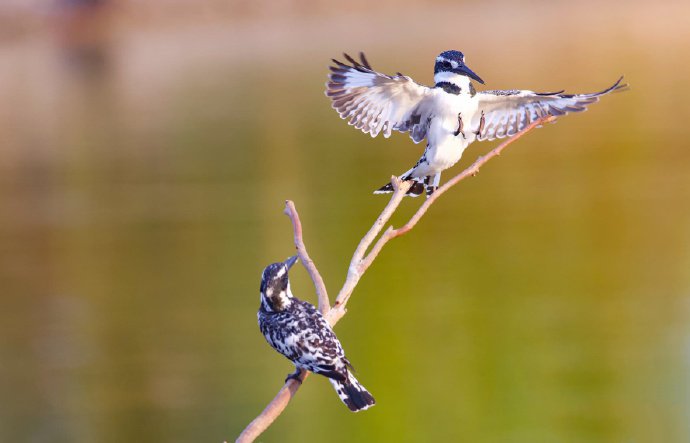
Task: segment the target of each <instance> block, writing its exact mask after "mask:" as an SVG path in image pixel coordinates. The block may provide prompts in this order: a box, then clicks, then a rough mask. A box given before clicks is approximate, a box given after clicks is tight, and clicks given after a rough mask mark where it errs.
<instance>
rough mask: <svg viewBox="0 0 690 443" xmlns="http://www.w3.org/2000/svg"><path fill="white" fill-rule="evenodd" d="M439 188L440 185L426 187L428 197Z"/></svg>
mask: <svg viewBox="0 0 690 443" xmlns="http://www.w3.org/2000/svg"><path fill="white" fill-rule="evenodd" d="M437 189H438V186H427V187H426V198H429V197H431V194H433V193H434V192H436V190H437Z"/></svg>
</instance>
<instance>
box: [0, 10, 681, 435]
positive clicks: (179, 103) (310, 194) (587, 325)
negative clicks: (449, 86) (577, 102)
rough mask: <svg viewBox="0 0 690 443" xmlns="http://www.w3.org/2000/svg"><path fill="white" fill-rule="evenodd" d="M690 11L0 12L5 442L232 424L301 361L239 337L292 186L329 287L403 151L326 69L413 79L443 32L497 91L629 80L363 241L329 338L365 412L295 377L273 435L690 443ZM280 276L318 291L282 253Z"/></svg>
mask: <svg viewBox="0 0 690 443" xmlns="http://www.w3.org/2000/svg"><path fill="white" fill-rule="evenodd" d="M688 16H690V6H688V4H687V2H669V1H667V2H663V1H662V2H654V3H649V2H642V1H630V2H625V3H624V4H623V3H621V4H620V5H617V4H615V3H614V2H610V3H609V2H594V1H584V2H577V4H575V3H574V2H547V1H541V2H540V1H536V2H522V3H512V2H507V1H487V2H469V1H464V2H462V1H447V2H425V3H423V4H422V3H416V2H411V1H399V0H398V1H383V2H365V1H358V0H356V1H350V2H341V3H340V4H337V5H336V4H331V3H330V2H325V1H318V0H317V1H314V0H311V1H309V0H305V1H283V2H250V1H236V0H235V1H229V2H228V1H221V0H204V1H192V0H176V1H172V0H147V1H137V2H135V1H134V0H130V1H124V0H122V1H116V0H110V1H108V0H100V1H98V0H91V1H89V0H50V1H48V0H33V1H24V0H6V1H5V2H3V4H2V6H0V288H1V291H0V441H8V442H9V441H27V442H75V441H78V442H92V441H99V442H101V441H102V442H124V441H147V442H151V441H165V442H187V441H195V442H196V441H212V442H219V441H223V440H232V439H234V438H235V437H236V435H237V434H238V433H239V431H240V430H241V429H242V428H243V427H244V426H245V425H246V424H247V423H248V422H249V421H250V420H251V419H252V418H253V417H254V416H256V414H258V413H259V412H260V411H261V409H262V408H263V407H264V406H265V405H266V403H267V402H268V401H269V400H270V399H271V398H272V396H273V395H274V394H275V393H276V392H277V390H278V389H279V388H280V386H281V385H282V381H283V378H284V377H285V375H286V374H287V373H288V372H290V371H291V370H292V368H291V366H290V364H289V362H288V361H287V360H285V359H284V358H283V357H282V356H280V355H278V354H277V353H275V352H274V351H272V350H271V349H270V348H269V347H268V345H267V344H266V343H265V342H264V339H263V337H262V336H261V334H260V333H259V331H258V328H257V325H256V310H257V308H258V302H259V297H258V286H259V279H260V273H261V271H262V269H263V267H264V266H265V265H267V264H268V263H271V262H274V261H277V260H282V259H284V258H286V257H287V256H288V255H290V254H292V252H293V250H294V249H293V245H292V236H291V227H290V224H289V220H288V219H287V218H286V217H285V216H284V215H283V214H282V209H283V201H284V200H285V199H288V198H289V199H292V200H294V201H295V203H296V205H297V208H298V209H299V211H300V214H301V216H302V221H303V224H304V229H305V241H306V243H307V246H308V247H309V250H310V253H311V255H312V258H313V259H314V260H315V261H316V263H317V265H318V266H319V268H320V270H321V273H322V275H323V277H324V279H325V281H326V284H327V286H328V288H329V290H330V293H331V295H332V296H334V295H335V294H336V293H337V290H338V288H339V287H340V285H341V284H342V282H343V281H344V278H345V274H346V269H347V265H348V263H349V259H350V257H351V254H352V252H353V251H354V248H355V246H356V245H357V243H358V241H359V239H360V238H361V236H362V235H363V234H364V232H366V230H367V229H368V228H369V226H370V225H371V223H372V222H373V221H374V219H375V217H376V216H377V214H378V213H379V211H380V210H381V209H382V207H383V205H384V204H385V203H386V201H387V200H386V198H385V197H381V196H374V195H372V194H371V191H372V190H373V189H374V188H376V187H378V186H380V185H381V184H383V183H384V182H385V181H386V179H387V178H388V177H389V176H390V175H391V174H398V173H401V172H403V171H404V170H406V169H407V168H408V167H409V166H410V165H411V164H412V163H413V162H414V161H416V160H417V158H418V157H419V155H420V152H421V145H414V144H413V143H412V142H411V141H410V140H409V139H408V137H407V136H405V135H400V134H398V135H394V136H393V137H391V138H390V139H387V140H386V139H383V138H381V139H371V138H370V137H369V136H366V135H364V134H362V133H359V132H357V131H355V130H353V129H352V128H350V127H348V126H347V124H345V122H343V121H341V120H340V119H339V118H338V116H337V115H336V113H335V112H334V111H332V110H331V109H330V105H329V103H328V101H327V99H326V98H325V97H324V96H323V89H324V87H323V85H324V82H325V80H326V73H327V64H328V63H329V59H330V58H331V57H338V56H339V55H340V53H341V52H343V51H349V52H354V53H356V52H357V51H359V50H363V51H366V53H367V55H368V56H369V60H370V61H371V62H372V64H373V66H374V67H375V68H377V69H379V70H381V71H383V72H389V73H394V72H396V71H402V72H403V73H405V74H407V75H410V76H412V77H413V78H415V79H416V80H417V81H419V82H421V83H426V84H429V83H431V82H432V64H433V59H434V57H435V56H436V55H437V54H438V53H439V52H440V51H443V50H447V49H458V50H462V51H463V52H464V53H465V54H466V56H467V62H468V65H469V66H470V67H471V68H472V69H473V70H474V71H475V72H477V73H478V74H479V75H480V76H481V77H482V78H484V80H485V81H486V82H487V85H486V87H488V88H490V89H495V88H526V89H534V90H538V91H553V90H559V89H562V88H566V89H567V90H568V91H569V92H590V91H596V90H599V89H602V88H604V87H606V86H608V85H610V84H611V83H612V82H613V81H614V80H615V79H616V78H617V77H618V76H619V75H620V74H625V75H626V79H627V81H629V82H630V83H631V85H632V89H631V90H630V91H629V92H626V93H623V94H615V95H613V96H608V97H606V98H605V99H604V100H603V101H602V102H600V103H598V104H595V105H593V106H592V107H591V108H590V110H589V111H588V112H586V113H584V114H578V115H573V116H567V117H565V118H562V119H561V120H559V122H558V123H557V124H556V125H548V126H547V127H545V128H544V129H541V130H538V131H535V132H533V133H531V134H530V135H529V136H527V137H525V138H523V139H522V140H520V141H519V142H517V143H516V144H514V145H513V146H512V147H511V148H510V149H509V150H508V151H507V152H506V153H505V154H504V155H503V156H501V157H500V158H498V159H496V160H494V161H492V162H490V163H489V164H488V165H487V166H486V167H485V168H484V169H483V170H482V171H481V173H480V174H479V175H478V176H477V178H474V179H471V180H468V181H465V182H463V183H462V184H461V185H459V186H458V187H456V188H455V189H453V191H452V192H450V193H448V194H447V195H444V196H443V198H442V199H441V200H439V201H438V202H437V203H436V204H435V205H434V207H432V209H431V210H430V211H429V213H428V214H427V216H426V217H425V218H424V219H423V220H422V222H421V223H420V224H419V225H418V226H417V227H416V228H415V229H414V230H413V231H412V232H411V233H410V234H408V235H407V236H405V237H402V238H400V239H396V240H395V241H393V242H391V243H390V244H389V245H388V246H387V247H386V249H385V250H384V251H383V252H382V253H381V255H380V256H379V258H378V259H377V261H376V262H375V263H374V265H373V266H372V267H371V268H370V270H369V273H368V274H366V276H365V277H364V278H363V279H362V281H361V283H360V285H359V286H358V288H357V290H356V291H355V293H354V296H353V298H352V300H351V303H350V304H349V313H348V315H347V316H346V317H345V318H344V319H343V321H342V322H341V323H339V324H338V326H337V329H336V331H337V333H338V335H339V336H340V338H341V340H342V342H343V343H344V346H345V349H346V350H347V352H348V355H349V357H350V359H351V360H352V362H353V363H354V365H355V366H356V368H357V369H358V376H359V378H360V380H361V381H362V382H363V383H364V384H365V385H366V386H367V387H368V388H369V389H370V390H371V392H372V393H373V394H374V395H375V397H376V399H377V401H378V405H377V406H376V407H375V408H373V409H371V410H369V411H366V412H364V413H360V414H357V415H354V414H351V413H349V411H347V409H346V408H345V407H344V406H343V405H342V404H341V403H340V402H339V401H338V400H337V398H336V396H335V394H334V392H333V390H332V388H331V386H330V384H329V383H327V381H326V380H325V379H322V378H317V377H313V378H311V379H310V380H309V381H308V383H305V385H304V386H303V388H302V389H301V390H300V391H299V393H298V395H297V397H296V398H295V399H294V401H293V402H292V403H291V404H290V405H289V407H288V408H287V410H286V411H285V413H284V414H283V415H282V416H281V417H280V418H279V419H278V420H277V421H276V422H275V424H274V425H273V426H272V427H271V428H270V429H269V430H268V431H267V432H266V433H265V434H264V435H263V436H262V437H261V439H260V440H261V441H266V442H306V441H310V442H311V441H313V442H322V441H333V442H352V441H396V442H416V441H470V442H687V441H690V424H689V423H690V386H689V384H688V382H689V381H690V372H689V371H690V326H689V324H688V321H689V320H690V174H689V166H688V165H689V164H690V146H689V142H688V139H689V137H690V125H689V124H688V117H690V112H689V107H688V105H687V102H688V100H689V99H690V97H689V95H688V87H689V85H688V78H689V77H690V75H689V74H690V73H689V69H688V63H689V59H688V54H689V53H690V27H688V25H687V22H688ZM492 146H495V143H483V144H479V143H477V144H474V145H472V146H471V147H470V149H468V151H466V153H465V158H464V159H463V160H462V161H461V164H460V165H458V166H456V167H455V168H454V169H453V170H452V172H459V171H460V170H461V168H462V167H463V166H466V165H468V164H469V163H470V162H471V161H473V160H474V159H475V158H476V157H477V156H478V155H480V154H482V153H484V152H486V151H487V150H488V149H490V148H491V147H492ZM449 176H450V174H449V173H446V174H445V179H447V178H448V177H449ZM420 203H421V200H411V199H410V200H406V201H405V202H404V205H403V207H402V208H401V210H400V213H399V214H397V215H396V217H395V218H394V223H395V224H397V225H399V224H400V223H401V222H403V221H404V220H405V217H406V216H409V215H410V214H411V213H412V212H413V211H414V209H415V208H416V207H417V206H418V205H419V204H420ZM293 290H294V291H295V293H296V294H298V295H299V296H301V297H302V298H306V299H308V300H311V301H314V299H315V297H314V292H313V288H312V286H311V284H310V281H309V279H308V277H307V275H306V272H305V271H304V270H303V269H302V268H301V267H297V268H296V272H293Z"/></svg>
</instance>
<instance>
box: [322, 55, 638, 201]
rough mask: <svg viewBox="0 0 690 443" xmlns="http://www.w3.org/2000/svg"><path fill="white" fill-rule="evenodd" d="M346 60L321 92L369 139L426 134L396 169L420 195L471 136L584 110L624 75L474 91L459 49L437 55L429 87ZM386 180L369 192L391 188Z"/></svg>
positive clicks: (496, 134)
mask: <svg viewBox="0 0 690 443" xmlns="http://www.w3.org/2000/svg"><path fill="white" fill-rule="evenodd" d="M344 56H345V58H346V59H347V61H348V62H349V63H350V64H349V65H348V64H346V63H342V62H340V61H338V60H335V59H334V60H333V63H334V65H332V66H330V70H331V72H330V74H329V81H328V82H327V83H326V95H327V96H328V97H329V98H330V99H331V100H332V106H333V108H334V109H335V110H336V111H338V114H340V117H341V118H343V119H349V122H348V123H349V124H350V125H353V126H354V127H355V128H357V129H360V130H362V131H363V132H364V133H368V134H371V136H372V137H376V136H377V135H378V134H380V133H383V136H384V137H386V138H387V137H390V135H391V131H393V130H396V131H399V132H409V134H410V137H411V138H412V140H413V141H414V142H415V143H419V142H421V141H422V140H424V139H426V140H427V143H426V149H425V150H424V153H423V154H422V157H421V158H420V159H419V161H418V162H417V163H416V164H415V165H414V167H412V168H411V169H410V170H408V171H406V172H405V173H403V174H402V175H401V178H402V179H403V180H413V181H414V183H413V184H412V187H411V188H410V190H409V191H408V195H412V196H418V195H420V194H421V193H422V192H424V189H425V188H426V193H427V196H428V195H431V194H432V193H433V192H434V191H435V190H436V189H437V188H438V185H439V182H440V180H441V171H443V170H445V169H448V168H450V167H451V166H453V165H454V164H455V163H457V162H458V161H459V160H460V157H461V156H462V153H463V151H464V150H465V148H467V146H468V145H469V144H470V143H472V142H473V141H475V140H479V141H483V140H493V139H496V138H503V137H506V136H511V135H514V134H516V133H517V132H519V131H520V130H522V129H524V128H525V127H527V126H528V125H529V124H530V123H532V122H533V121H535V120H537V119H539V118H542V117H546V116H561V115H564V114H567V113H569V112H579V111H584V110H585V109H586V107H587V105H589V104H591V103H594V102H597V101H599V97H601V96H602V95H605V94H608V93H610V92H613V91H617V90H621V89H624V88H626V87H627V85H625V84H621V81H622V80H623V77H621V78H620V79H618V81H617V82H615V83H614V84H613V85H612V86H611V87H609V88H606V89H604V90H603V91H600V92H595V93H591V94H563V91H559V92H542V93H539V92H533V91H527V90H505V91H501V90H495V91H480V92H477V91H476V90H475V89H474V86H473V84H472V80H476V81H478V82H479V83H482V84H483V83H484V81H483V80H482V79H481V78H480V77H479V76H478V75H477V74H475V73H474V72H473V71H472V70H471V69H470V68H468V67H467V65H466V64H465V56H464V55H463V54H462V52H459V51H445V52H442V53H441V54H440V55H439V56H438V57H436V64H435V65H434V82H435V86H434V87H433V88H430V87H427V86H423V85H420V84H419V83H416V82H415V81H414V80H412V79H411V78H410V77H408V76H406V75H403V74H401V73H397V74H396V75H386V74H381V73H380V72H376V71H374V70H373V69H372V67H371V65H370V64H369V62H368V61H367V59H366V57H365V56H364V54H363V53H360V61H356V60H354V59H353V58H352V57H350V56H349V55H347V54H344ZM392 191H393V187H392V185H391V184H390V183H388V184H386V185H384V186H383V187H381V188H379V189H378V190H376V191H375V192H374V193H376V194H378V193H387V192H392Z"/></svg>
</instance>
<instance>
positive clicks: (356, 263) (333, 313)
mask: <svg viewBox="0 0 690 443" xmlns="http://www.w3.org/2000/svg"><path fill="white" fill-rule="evenodd" d="M553 120H555V117H546V118H542V119H539V120H536V121H534V122H533V123H532V124H530V125H529V126H527V127H526V128H525V129H523V130H522V131H520V132H518V133H517V134H515V135H514V136H513V137H511V138H509V139H508V140H506V141H504V142H503V143H501V144H500V145H499V146H498V147H496V148H495V149H493V150H491V151H490V152H489V153H488V154H486V155H484V156H482V157H479V158H478V159H477V160H476V161H475V162H474V163H472V165H471V166H470V167H468V168H467V169H465V170H464V171H462V172H461V173H460V174H458V175H456V176H455V177H453V178H451V179H450V180H448V181H447V182H446V183H445V184H444V185H443V186H441V187H440V188H439V189H438V190H436V192H434V193H433V194H432V195H431V196H430V197H429V198H427V199H426V201H425V202H424V203H423V204H422V205H421V206H420V207H419V209H418V210H417V212H415V214H414V215H413V216H412V217H411V218H410V220H409V221H408V222H407V223H405V224H404V225H403V226H402V227H400V228H398V229H393V227H392V226H389V227H388V229H386V230H385V231H384V233H383V234H382V235H381V236H380V237H379V239H378V240H377V241H376V243H375V244H374V246H373V247H372V248H371V251H369V253H368V254H367V255H366V256H365V254H366V252H367V250H368V249H369V247H370V246H371V244H372V243H373V242H374V240H375V239H376V237H377V236H378V235H379V233H380V232H381V230H382V229H383V226H384V225H385V224H386V223H388V221H389V220H390V218H391V216H392V215H393V214H394V213H395V211H396V209H397V208H398V206H400V203H401V202H402V200H403V198H404V197H405V194H406V193H407V191H408V190H409V189H410V186H411V184H412V183H411V182H409V181H408V182H403V181H402V180H400V179H399V178H398V177H391V183H392V185H393V195H392V196H391V199H390V201H389V202H388V204H387V205H386V207H385V208H384V209H383V211H382V212H381V215H379V216H378V218H377V219H376V221H375V222H374V225H373V226H372V227H371V229H369V231H368V232H367V233H366V235H365V236H364V237H363V238H362V240H361V241H360V242H359V245H358V246H357V249H356V250H355V252H354V254H353V256H352V260H351V261H350V267H349V268H348V273H347V278H346V279H345V283H344V284H343V287H342V289H341V290H340V292H339V293H338V297H337V298H336V301H335V305H334V306H333V308H331V309H329V301H328V294H327V292H326V287H325V285H324V283H323V279H322V278H321V275H320V274H319V271H318V270H317V269H316V266H315V265H314V262H313V261H312V260H311V258H309V255H308V254H307V249H306V247H305V246H304V241H303V239H302V224H301V222H300V219H299V215H298V214H297V209H296V208H295V205H294V203H293V202H292V201H290V200H287V201H286V202H285V214H286V215H288V217H290V220H291V221H292V225H293V230H294V236H295V247H296V249H297V253H298V255H299V258H300V260H301V261H302V264H303V265H304V267H305V268H306V269H307V272H309V275H310V276H311V279H312V281H313V282H314V287H315V288H316V293H317V296H318V298H319V311H320V312H321V313H322V314H323V315H324V317H325V318H326V320H328V322H329V324H330V325H331V326H335V324H336V323H338V321H339V320H340V319H341V318H342V317H343V315H345V312H346V309H345V306H346V305H347V302H348V300H349V299H350V296H351V295H352V292H353V291H354V288H355V287H356V286H357V283H358V282H359V279H360V278H361V277H362V275H363V274H364V272H366V270H367V269H368V268H369V266H371V264H372V263H373V261H374V260H375V259H376V257H377V256H378V254H379V252H381V250H382V249H383V247H384V246H385V244H386V243H387V242H388V241H389V240H391V239H393V238H395V237H399V236H401V235H403V234H405V233H407V232H409V231H410V230H411V229H412V228H414V226H415V225H416V224H417V222H418V221H419V220H420V219H421V218H422V216H423V215H424V214H425V213H426V211H427V210H428V209H429V207H430V206H431V205H432V204H433V203H434V202H435V201H436V199H438V198H439V197H440V196H441V195H442V194H443V193H445V192H446V191H447V190H448V189H450V188H451V187H453V186H455V185H456V184H457V183H459V182H460V181H462V180H464V179H465V178H467V177H469V176H470V175H476V174H477V172H478V171H479V168H481V167H482V166H484V164H485V163H486V162H488V161H489V160H491V159H492V158H494V157H496V156H498V155H500V154H501V152H502V151H503V150H504V149H505V148H507V147H508V146H509V145H510V144H511V143H513V142H514V141H515V140H517V139H518V138H520V137H522V136H523V135H524V134H526V133H527V132H529V131H531V130H532V129H534V128H536V127H538V126H540V125H542V124H544V123H548V122H551V121H553ZM308 375H309V372H308V371H302V375H301V380H304V379H306V377H307V376H308ZM300 386H301V383H299V382H297V381H295V380H288V381H287V382H286V383H285V385H284V386H283V387H282V388H281V389H280V391H278V394H277V395H276V396H275V397H274V398H273V400H272V401H271V402H270V403H269V404H268V406H266V408H265V409H264V410H263V411H262V412H261V414H259V416H258V417H256V418H255V419H254V420H253V421H252V422H251V423H249V425H248V426H247V427H246V428H245V429H244V431H242V433H241V434H240V436H239V437H238V438H237V440H236V443H249V442H252V441H254V440H255V439H256V438H257V437H258V436H259V435H261V433H262V432H264V431H265V430H266V429H267V428H268V427H269V426H270V425H271V423H273V421H274V420H275V419H276V418H278V416H279V415H280V414H281V413H282V412H283V410H284V409H285V407H286V406H287V405H288V403H289V402H290V400H291V399H292V397H294V396H295V394H296V393H297V390H298V389H299V387H300Z"/></svg>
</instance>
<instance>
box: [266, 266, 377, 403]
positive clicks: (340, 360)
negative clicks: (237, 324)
mask: <svg viewBox="0 0 690 443" xmlns="http://www.w3.org/2000/svg"><path fill="white" fill-rule="evenodd" d="M296 261H297V256H294V257H291V258H289V259H287V260H286V261H284V262H281V263H273V264H272V265H268V266H267V267H266V269H264V273H263V275H262V276H261V288H260V291H261V307H260V308H259V314H258V317H259V328H261V332H262V333H263V334H264V337H266V341H268V344H270V345H271V346H272V347H273V349H275V350H276V351H278V352H280V353H281V354H283V355H284V356H286V357H287V358H288V359H290V360H291V361H292V362H293V363H294V364H295V369H296V370H295V372H293V373H292V374H290V375H288V376H287V378H286V379H285V380H286V381H287V380H288V379H291V378H294V379H296V380H300V379H299V376H300V373H301V371H302V370H303V369H306V370H308V371H311V372H314V373H316V374H321V375H324V376H326V377H328V380H329V381H330V382H331V384H332V385H333V387H334V388H335V391H336V392H337V393H338V397H340V399H341V400H342V401H343V403H345V405H346V406H347V407H348V408H350V410H351V411H353V412H357V411H361V410H364V409H367V408H369V407H371V406H373V405H374V403H375V401H374V397H372V396H371V394H370V393H369V392H368V391H367V390H366V389H364V386H362V385H361V384H359V382H358V381H357V379H356V378H355V376H354V375H352V371H353V368H352V365H351V364H350V361H349V360H348V359H347V358H346V357H345V351H343V347H342V346H341V345H340V342H339V341H338V337H336V336H335V334H334V333H333V329H331V326H330V325H329V324H328V322H327V321H326V319H324V318H323V316H322V315H321V313H320V312H319V311H318V310H317V309H316V308H315V307H314V306H312V305H311V304H310V303H307V302H305V301H302V300H300V299H298V298H296V297H294V296H293V295H292V292H291V291H290V280H289V279H288V271H289V270H290V268H291V267H292V265H294V264H295V262H296Z"/></svg>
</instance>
